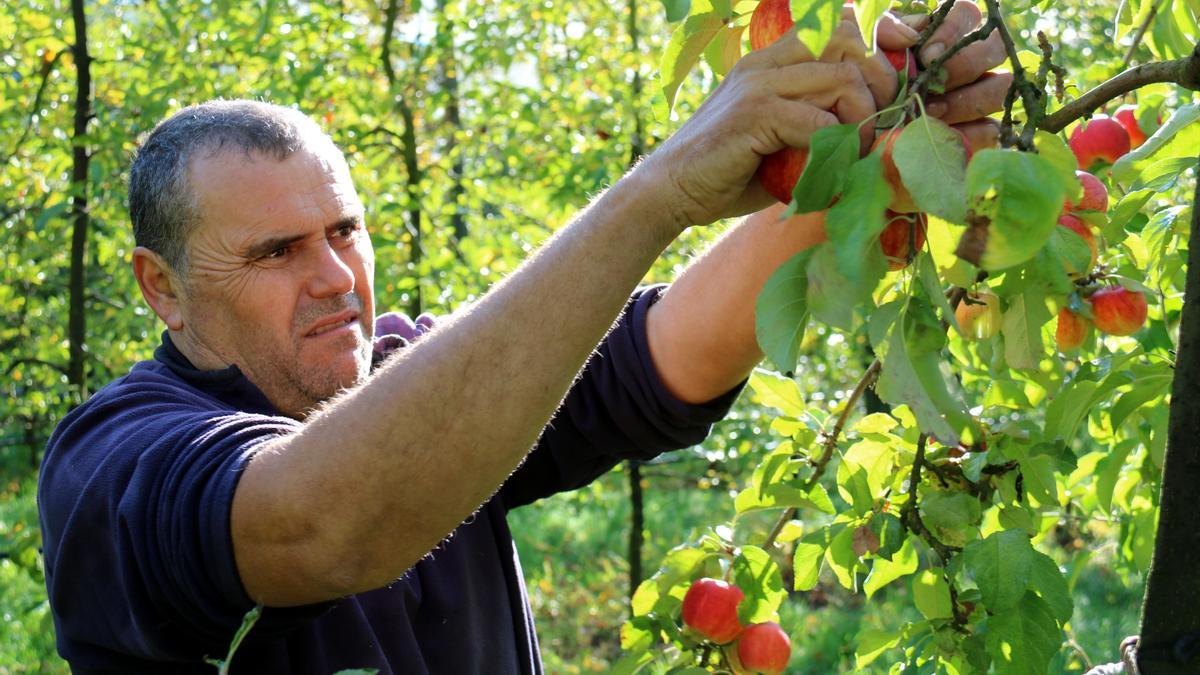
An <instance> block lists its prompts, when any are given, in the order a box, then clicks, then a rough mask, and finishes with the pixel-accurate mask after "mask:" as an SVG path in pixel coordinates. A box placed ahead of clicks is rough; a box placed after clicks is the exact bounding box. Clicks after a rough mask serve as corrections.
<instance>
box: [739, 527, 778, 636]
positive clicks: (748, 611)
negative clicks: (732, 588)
mask: <svg viewBox="0 0 1200 675" xmlns="http://www.w3.org/2000/svg"><path fill="white" fill-rule="evenodd" d="M733 579H734V583H735V584H737V587H738V588H740V589H742V592H743V593H745V594H746V597H745V598H743V599H742V602H741V604H739V605H738V617H740V618H741V620H742V622H743V623H746V624H751V623H760V622H763V621H770V620H772V619H774V618H775V613H776V612H777V611H778V610H779V605H780V603H782V602H783V599H784V598H785V597H787V591H785V590H783V576H782V575H781V574H780V573H779V566H778V565H776V564H775V561H774V560H772V559H771V556H770V555H769V554H767V552H766V551H764V550H762V549H761V548H758V547H757V546H743V547H742V548H741V551H740V553H739V554H738V556H737V557H736V558H734V560H733Z"/></svg>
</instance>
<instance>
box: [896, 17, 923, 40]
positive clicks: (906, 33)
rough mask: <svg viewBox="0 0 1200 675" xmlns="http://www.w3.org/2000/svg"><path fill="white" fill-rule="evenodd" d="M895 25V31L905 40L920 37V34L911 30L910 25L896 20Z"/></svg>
mask: <svg viewBox="0 0 1200 675" xmlns="http://www.w3.org/2000/svg"><path fill="white" fill-rule="evenodd" d="M895 26H896V32H897V33H899V34H900V36H901V37H903V38H904V39H905V40H911V41H913V42H916V41H917V40H919V39H921V34H920V33H918V32H917V31H915V30H913V29H912V27H910V26H909V25H908V24H906V23H903V22H900V21H897V22H896V23H895Z"/></svg>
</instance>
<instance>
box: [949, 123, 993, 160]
mask: <svg viewBox="0 0 1200 675" xmlns="http://www.w3.org/2000/svg"><path fill="white" fill-rule="evenodd" d="M954 128H955V129H958V130H959V131H961V132H963V135H964V136H966V137H967V142H968V143H970V144H971V151H972V152H979V151H980V150H987V149H988V148H994V147H996V146H998V145H999V144H1000V123H999V122H997V121H996V120H991V119H982V120H976V121H974V122H966V123H964V124H955V125H954Z"/></svg>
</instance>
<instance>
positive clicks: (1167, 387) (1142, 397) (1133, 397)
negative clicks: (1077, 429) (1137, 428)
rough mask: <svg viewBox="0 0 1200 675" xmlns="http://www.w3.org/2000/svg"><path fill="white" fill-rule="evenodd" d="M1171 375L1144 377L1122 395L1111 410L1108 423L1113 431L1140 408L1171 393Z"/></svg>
mask: <svg viewBox="0 0 1200 675" xmlns="http://www.w3.org/2000/svg"><path fill="white" fill-rule="evenodd" d="M1173 379H1174V377H1173V376H1172V375H1171V374H1164V375H1149V376H1142V377H1141V378H1139V379H1138V381H1137V383H1136V384H1134V385H1133V388H1132V389H1130V390H1129V391H1127V392H1125V393H1124V394H1121V397H1120V398H1118V399H1117V402H1116V403H1115V404H1113V407H1112V408H1111V409H1110V410H1109V413H1108V421H1109V424H1110V425H1111V427H1112V430H1113V431H1116V430H1117V428H1118V427H1120V426H1121V423H1122V422H1124V421H1125V418H1127V417H1129V416H1130V415H1132V414H1133V413H1134V411H1136V410H1137V409H1138V408H1140V407H1142V406H1143V405H1145V404H1146V403H1149V402H1150V401H1153V400H1154V399H1156V398H1158V397H1159V396H1162V395H1164V394H1167V393H1170V391H1171V381H1172V380H1173Z"/></svg>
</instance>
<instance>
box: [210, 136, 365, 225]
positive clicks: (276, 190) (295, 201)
mask: <svg viewBox="0 0 1200 675" xmlns="http://www.w3.org/2000/svg"><path fill="white" fill-rule="evenodd" d="M189 168H190V174H191V175H190V178H191V183H192V188H193V190H195V194H196V197H197V201H198V202H199V203H198V206H199V207H200V209H201V212H202V214H203V216H206V217H205V218H204V219H205V220H208V219H209V218H208V217H207V216H215V217H219V218H220V219H221V220H222V221H229V220H237V221H241V222H242V224H249V223H247V221H251V222H253V221H260V220H264V219H267V220H269V219H271V218H274V217H286V218H298V217H304V219H305V220H308V219H309V218H311V217H319V218H320V219H322V220H324V221H329V222H333V221H334V220H342V219H345V218H360V219H361V218H362V215H363V205H362V202H361V200H360V199H359V198H358V194H357V192H356V191H355V189H354V184H353V182H352V181H351V178H350V172H349V168H348V167H347V165H346V162H345V159H344V158H343V157H342V155H341V153H340V152H339V151H338V150H337V149H336V147H334V146H333V145H332V144H331V143H322V144H317V145H315V146H313V145H306V146H305V147H303V148H301V149H299V150H297V151H296V152H294V153H292V154H290V155H288V156H287V157H286V158H284V159H279V158H277V157H274V156H272V155H270V154H266V153H253V152H252V153H246V152H244V151H242V150H240V149H228V148H223V149H221V150H219V151H217V152H216V153H204V154H202V155H201V156H199V157H197V158H196V159H194V160H193V162H192V163H191V166H190V167H189ZM310 212H311V213H310Z"/></svg>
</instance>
